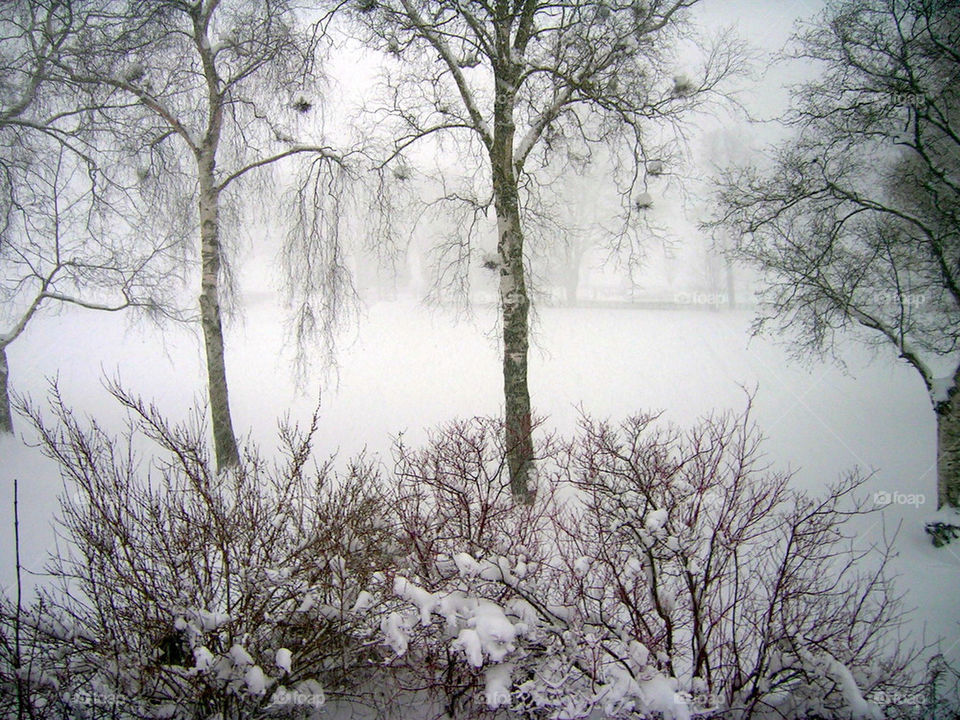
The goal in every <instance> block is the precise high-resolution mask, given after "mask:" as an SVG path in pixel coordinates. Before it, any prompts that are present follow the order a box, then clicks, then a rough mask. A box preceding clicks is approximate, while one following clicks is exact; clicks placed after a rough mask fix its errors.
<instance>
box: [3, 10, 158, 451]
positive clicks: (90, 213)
mask: <svg viewBox="0 0 960 720" xmlns="http://www.w3.org/2000/svg"><path fill="white" fill-rule="evenodd" d="M84 20H85V16H84V15H82V14H81V13H79V12H78V11H77V10H76V9H75V8H73V7H72V6H71V4H70V3H67V2H61V1H59V0H48V1H47V2H11V3H7V4H5V5H4V6H3V9H2V13H0V35H2V38H0V66H2V69H0V72H2V75H3V81H2V82H0V223H2V225H0V267H2V268H3V273H2V278H0V306H2V307H0V322H2V323H3V324H2V325H0V432H12V430H13V420H12V416H11V412H10V399H9V365H8V359H7V348H8V347H9V346H10V345H11V344H12V343H13V342H14V341H15V340H17V338H19V337H20V336H21V335H22V334H23V332H24V331H25V330H26V329H27V327H28V325H29V324H30V322H31V321H32V320H33V319H34V318H35V317H36V315H37V313H38V312H39V311H41V310H42V309H44V308H46V307H49V306H52V305H54V306H55V305H57V304H64V303H66V304H72V305H77V306H80V307H84V308H88V309H94V310H108V311H118V310H122V309H125V308H131V307H136V308H140V309H142V310H147V311H149V312H153V313H160V314H165V315H172V314H174V310H173V309H172V305H171V304H170V302H169V300H167V299H165V297H164V296H165V295H166V293H165V292H164V290H165V289H168V288H169V286H171V283H170V282H169V281H170V277H169V269H170V264H169V263H168V262H167V260H168V259H169V256H170V253H171V251H172V250H173V248H172V247H171V246H170V245H169V244H168V243H167V242H166V239H165V236H164V235H163V234H162V233H143V232H142V231H143V230H144V229H145V228H142V227H141V228H138V234H139V237H135V234H134V230H133V226H132V224H131V222H130V221H129V218H130V217H131V216H132V215H136V214H137V213H138V212H139V208H138V206H137V203H136V202H135V201H134V198H133V197H132V196H131V195H130V194H129V193H128V192H127V191H126V190H127V188H126V186H124V185H123V184H122V183H120V182H118V179H117V178H115V177H112V176H111V175H109V174H108V173H107V172H106V168H107V166H109V165H112V164H115V163H117V162H118V160H119V157H118V153H116V152H107V153H98V152H95V151H94V150H93V149H92V148H90V147H89V146H88V145H87V144H86V142H85V141H84V139H83V132H84V130H85V124H84V118H83V108H82V106H81V105H80V104H79V98H78V97H77V95H76V93H74V92H73V89H72V88H71V87H69V86H68V85H64V84H62V83H55V82H52V81H50V80H49V78H48V76H47V73H48V70H49V68H50V66H51V64H52V63H53V62H54V61H55V59H56V58H57V56H58V55H59V54H60V53H61V52H63V48H64V46H65V44H66V43H69V42H73V41H75V40H76V39H77V37H78V33H79V32H80V27H81V26H82V24H83V22H84Z"/></svg>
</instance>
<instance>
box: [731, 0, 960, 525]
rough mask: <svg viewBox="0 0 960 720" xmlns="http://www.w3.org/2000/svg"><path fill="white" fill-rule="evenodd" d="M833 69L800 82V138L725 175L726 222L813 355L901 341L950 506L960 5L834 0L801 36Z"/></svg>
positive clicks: (782, 320) (800, 345) (768, 308)
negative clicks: (926, 413)
mask: <svg viewBox="0 0 960 720" xmlns="http://www.w3.org/2000/svg"><path fill="white" fill-rule="evenodd" d="M796 41H797V48H798V49H797V53H796V54H797V56H798V57H799V58H800V59H801V60H803V61H804V62H807V63H810V62H815V63H817V64H818V65H820V66H821V67H823V69H824V72H823V73H822V74H821V75H820V77H819V78H818V79H816V80H814V81H811V82H808V83H806V84H804V85H801V86H800V87H798V88H797V89H796V91H795V94H794V103H793V107H792V109H791V111H790V112H789V114H788V115H787V116H786V121H787V124H788V127H791V128H793V129H794V130H795V131H796V135H795V137H793V138H792V139H790V140H788V141H786V142H784V143H783V144H782V145H780V146H779V147H778V148H776V150H775V153H774V154H773V157H772V162H771V163H770V164H769V166H768V167H766V168H763V169H761V168H758V167H743V168H732V169H730V170H728V171H727V172H726V173H725V174H724V175H723V176H722V177H721V178H720V190H719V195H718V197H719V201H720V208H721V211H720V215H719V217H718V219H717V224H718V225H722V226H726V227H727V228H728V229H730V230H731V231H732V236H733V238H734V239H735V241H736V245H735V247H734V249H733V254H734V256H735V257H737V258H739V259H741V260H745V261H747V262H749V263H751V264H753V265H755V266H756V267H758V268H760V269H761V270H763V271H764V272H765V275H766V279H767V284H766V287H765V289H764V291H763V299H764V301H765V305H764V310H763V312H762V314H761V316H760V317H759V319H758V329H762V328H763V327H765V326H767V325H768V324H773V325H774V326H776V327H777V328H778V329H782V330H788V331H790V333H791V336H792V337H793V338H795V340H796V348H797V350H798V351H799V352H801V353H805V352H808V351H809V352H830V351H832V350H834V349H835V347H836V342H837V339H838V337H839V335H840V334H841V333H842V332H845V331H848V330H855V331H859V334H858V336H859V337H860V338H863V339H865V340H866V341H867V342H868V343H871V344H876V345H880V346H886V347H891V348H893V349H894V351H895V352H896V353H897V355H898V356H899V358H900V359H901V360H902V361H903V362H905V363H907V365H908V366H910V367H911V368H913V369H914V370H915V371H916V372H917V374H918V376H919V378H920V379H921V380H922V382H923V385H924V387H925V388H926V391H927V393H928V394H929V397H930V402H931V405H932V408H933V410H934V413H935V414H936V418H937V478H938V479H937V503H938V506H944V505H947V506H951V507H958V506H960V393H958V386H960V172H958V169H960V94H958V88H960V54H958V53H957V48H958V47H960V8H958V7H957V6H956V4H954V3H944V2H936V1H935V0H846V1H845V2H837V3H832V4H830V5H829V6H828V8H827V9H826V10H825V11H824V12H823V13H822V14H821V15H820V16H819V17H818V18H816V19H815V20H814V21H812V22H810V23H808V24H807V25H806V26H805V27H804V28H803V29H802V30H801V32H800V33H799V34H798V35H797V37H796Z"/></svg>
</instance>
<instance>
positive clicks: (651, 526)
mask: <svg viewBox="0 0 960 720" xmlns="http://www.w3.org/2000/svg"><path fill="white" fill-rule="evenodd" d="M666 524H667V511H666V509H664V508H660V509H658V510H654V511H652V512H649V513H647V516H646V518H644V521H643V526H644V527H645V528H646V529H647V532H648V533H651V534H655V533H657V532H658V531H659V530H661V529H663V526H664V525H666Z"/></svg>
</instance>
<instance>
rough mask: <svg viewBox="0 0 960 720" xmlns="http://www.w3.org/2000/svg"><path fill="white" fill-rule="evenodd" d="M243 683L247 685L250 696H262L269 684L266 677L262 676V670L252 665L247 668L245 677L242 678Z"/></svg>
mask: <svg viewBox="0 0 960 720" xmlns="http://www.w3.org/2000/svg"><path fill="white" fill-rule="evenodd" d="M243 680H244V682H245V683H246V685H247V690H248V691H249V692H250V694H251V695H264V694H266V692H267V687H268V685H269V684H270V682H269V680H268V679H267V676H266V675H264V674H263V670H261V669H260V666H259V665H254V666H252V667H249V668H247V672H246V675H244V678H243Z"/></svg>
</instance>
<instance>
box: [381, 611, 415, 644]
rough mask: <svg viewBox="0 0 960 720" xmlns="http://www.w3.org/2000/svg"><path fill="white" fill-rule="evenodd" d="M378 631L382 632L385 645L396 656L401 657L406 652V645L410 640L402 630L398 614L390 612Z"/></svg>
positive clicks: (401, 620)
mask: <svg viewBox="0 0 960 720" xmlns="http://www.w3.org/2000/svg"><path fill="white" fill-rule="evenodd" d="M380 630H381V631H382V632H383V634H384V636H385V638H386V641H387V644H388V645H389V646H390V647H391V648H392V649H393V651H394V652H395V653H396V654H397V655H403V654H404V653H405V652H407V645H408V644H409V642H410V640H409V637H408V636H407V633H406V629H405V628H404V623H403V618H402V617H401V616H400V613H398V612H392V613H390V614H389V615H387V617H385V618H384V619H383V622H382V623H381V624H380Z"/></svg>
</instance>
